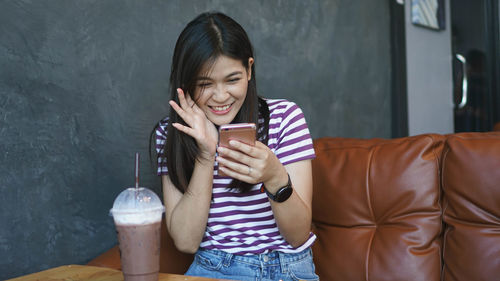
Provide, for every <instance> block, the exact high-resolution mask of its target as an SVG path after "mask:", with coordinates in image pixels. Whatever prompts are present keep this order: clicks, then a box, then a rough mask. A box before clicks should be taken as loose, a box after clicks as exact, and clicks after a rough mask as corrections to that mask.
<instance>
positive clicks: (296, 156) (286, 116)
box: [275, 102, 316, 165]
mask: <svg viewBox="0 0 500 281" xmlns="http://www.w3.org/2000/svg"><path fill="white" fill-rule="evenodd" d="M275 153H276V156H277V157H278V159H280V161H281V163H283V165H287V164H290V163H293V162H298V161H301V160H308V159H313V158H315V157H316V154H315V153H314V147H313V142H312V138H311V134H310V133H309V127H308V126H307V123H306V119H305V117H304V113H303V112H302V110H301V109H300V108H299V107H298V106H297V105H296V104H295V103H293V102H287V106H286V107H285V108H284V111H283V112H282V116H281V124H280V129H279V134H278V141H277V145H276V150H275Z"/></svg>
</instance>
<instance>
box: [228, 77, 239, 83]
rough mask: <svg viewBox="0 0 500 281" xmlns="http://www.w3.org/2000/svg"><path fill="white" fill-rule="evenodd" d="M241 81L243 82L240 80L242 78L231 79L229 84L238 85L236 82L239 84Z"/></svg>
mask: <svg viewBox="0 0 500 281" xmlns="http://www.w3.org/2000/svg"><path fill="white" fill-rule="evenodd" d="M240 80H241V78H240V77H237V78H231V79H229V83H236V82H238V81H240Z"/></svg>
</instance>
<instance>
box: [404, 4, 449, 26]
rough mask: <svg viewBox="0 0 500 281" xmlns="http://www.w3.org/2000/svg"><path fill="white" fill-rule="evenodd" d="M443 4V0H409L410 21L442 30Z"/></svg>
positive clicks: (443, 21) (443, 23)
mask: <svg viewBox="0 0 500 281" xmlns="http://www.w3.org/2000/svg"><path fill="white" fill-rule="evenodd" d="M444 5H445V3H444V0H411V22H412V23H413V24H414V25H418V26H422V27H425V28H430V29H433V30H444V29H445V12H444V11H445V6H444Z"/></svg>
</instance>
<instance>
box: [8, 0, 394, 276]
mask: <svg viewBox="0 0 500 281" xmlns="http://www.w3.org/2000/svg"><path fill="white" fill-rule="evenodd" d="M381 3H383V4H381ZM207 10H221V11H223V12H226V13H227V14H229V15H230V16H232V17H234V18H235V19H236V20H237V21H239V22H240V23H241V24H242V25H243V27H244V28H245V29H246V30H247V31H248V33H249V35H250V38H251V39H252V41H253V43H254V46H255V50H256V66H257V69H256V71H257V82H258V89H259V93H260V94H261V95H263V96H267V97H271V98H287V99H290V100H293V101H295V102H297V103H298V104H299V105H300V106H301V107H302V108H303V110H304V113H305V115H306V118H307V120H308V122H309V126H310V128H311V132H312V135H313V137H315V138H317V137H321V136H346V137H390V134H391V128H390V124H391V120H390V54H389V49H390V47H389V46H390V42H389V8H388V4H387V3H386V1H351V0H322V1H312V0H311V1H302V0H297V1H230V0H227V1H222V0H221V1H215V0H214V1H195V0H192V1H185V0H175V1H174V0H171V1H170V0H169V1H153V0H146V1H122V0H107V1H90V0H84V1H57V0H56V1H43V0H41V1H29V0H28V1H2V2H0V192H1V196H0V225H1V227H0V257H1V258H0V279H2V280H3V279H5V278H9V277H14V276H19V275H23V274H27V273H31V272H35V271H40V270H42V269H46V268H50V267H55V266H58V265H63V264H72V263H76V264H82V263H86V262H87V261H89V260H90V259H92V258H93V257H95V256H97V255H98V254H100V253H102V252H103V251H105V250H107V249H108V248H110V247H112V246H113V245H114V244H115V243H116V234H115V229H114V226H113V223H112V219H111V217H110V216H109V215H108V211H109V209H110V207H111V205H112V203H113V200H114V198H115V197H116V195H117V194H118V193H119V192H120V191H121V190H122V189H123V188H125V187H127V186H130V185H132V184H133V181H134V177H133V160H134V153H135V152H140V153H141V154H142V162H141V167H142V175H141V176H142V177H141V180H142V184H143V185H144V186H148V187H150V188H152V189H153V190H155V191H156V192H158V193H160V183H159V179H158V178H157V177H156V176H155V175H154V172H153V169H152V168H151V166H150V165H149V162H148V160H147V157H146V155H147V152H148V137H149V132H150V130H151V129H152V128H153V126H154V124H155V123H156V122H157V121H158V120H159V119H160V118H162V117H163V116H165V115H166V114H167V112H168V106H167V99H168V96H167V94H166V89H167V86H168V85H167V80H168V76H169V69H170V60H171V56H172V50H173V46H174V44H175V40H176V38H177V36H178V34H179V33H180V31H181V29H182V28H183V26H184V25H185V24H186V23H187V22H188V21H190V20H191V19H192V18H194V16H196V15H197V14H199V13H201V12H204V11H207Z"/></svg>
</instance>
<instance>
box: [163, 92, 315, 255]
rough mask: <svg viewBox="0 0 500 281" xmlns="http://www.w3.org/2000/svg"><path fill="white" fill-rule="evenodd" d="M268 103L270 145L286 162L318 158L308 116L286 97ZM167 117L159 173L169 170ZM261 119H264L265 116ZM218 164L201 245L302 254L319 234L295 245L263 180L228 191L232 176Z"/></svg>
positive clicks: (242, 251)
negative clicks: (165, 150)
mask: <svg viewBox="0 0 500 281" xmlns="http://www.w3.org/2000/svg"><path fill="white" fill-rule="evenodd" d="M267 103H268V105H269V112H270V118H269V132H268V134H269V142H268V146H269V148H270V149H271V150H272V151H273V152H274V153H275V154H276V156H277V157H278V159H279V160H280V161H281V163H283V164H284V165H287V164H290V163H294V162H297V161H301V160H306V159H312V158H314V157H315V154H314V149H313V144H312V139H311V136H310V134H309V129H308V127H307V124H306V121H305V118H304V114H303V113H302V110H301V109H300V108H299V107H298V106H297V105H296V104H294V103H292V102H289V101H287V100H267ZM167 122H168V120H167V119H165V120H163V121H161V122H160V126H159V129H158V130H157V131H156V149H157V152H158V175H165V174H168V169H167V164H166V159H165V156H164V154H163V153H162V151H161V147H163V145H164V143H165V140H166V126H167ZM259 122H263V119H260V120H259ZM216 170H217V162H216V163H214V184H213V191H212V195H213V200H212V203H211V205H210V212H209V215H208V222H207V227H206V230H205V235H204V238H203V240H202V243H201V245H200V247H201V248H205V249H218V250H222V251H225V252H229V253H233V254H243V255H244V254H262V253H267V252H270V251H281V252H285V253H297V252H300V251H303V250H305V249H307V248H308V247H310V246H311V245H312V244H313V243H314V241H315V239H316V236H315V235H314V234H313V233H310V234H309V239H308V240H307V241H306V242H305V243H304V244H303V245H301V246H300V247H298V248H293V247H292V246H291V245H290V244H288V243H287V242H286V241H285V239H284V238H283V236H281V234H280V232H279V229H278V226H277V225H276V221H275V220H274V215H273V212H272V209H271V204H270V202H269V199H268V198H267V195H266V194H265V193H262V192H260V187H261V184H257V185H255V186H254V187H253V188H252V190H251V191H250V192H248V193H239V192H238V191H236V190H230V189H228V186H229V184H230V183H231V178H225V177H219V176H218V175H217V171H216Z"/></svg>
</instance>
